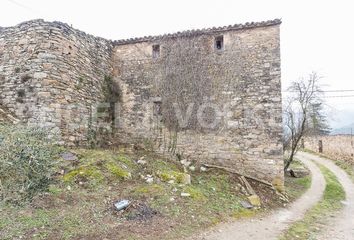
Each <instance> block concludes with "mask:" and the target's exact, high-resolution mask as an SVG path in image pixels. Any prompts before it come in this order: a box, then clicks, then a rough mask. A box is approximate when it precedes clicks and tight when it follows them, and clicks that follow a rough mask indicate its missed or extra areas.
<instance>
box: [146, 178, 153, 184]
mask: <svg viewBox="0 0 354 240" xmlns="http://www.w3.org/2000/svg"><path fill="white" fill-rule="evenodd" d="M153 182H154V178H152V177H148V178H146V183H148V184H151V183H153Z"/></svg>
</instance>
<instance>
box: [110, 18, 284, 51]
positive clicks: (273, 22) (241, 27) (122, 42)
mask: <svg viewBox="0 0 354 240" xmlns="http://www.w3.org/2000/svg"><path fill="white" fill-rule="evenodd" d="M281 23H282V20H281V19H279V18H277V19H274V20H268V21H262V22H246V23H244V24H234V25H229V26H223V27H213V28H203V29H195V30H187V31H182V32H176V33H169V34H163V35H156V36H144V37H138V38H129V39H122V40H116V41H113V45H114V46H118V45H126V44H133V43H140V42H150V41H156V40H161V39H165V38H175V37H191V36H199V35H203V34H212V33H218V32H225V31H237V30H245V29H251V28H259V27H268V26H274V25H280V24H281Z"/></svg>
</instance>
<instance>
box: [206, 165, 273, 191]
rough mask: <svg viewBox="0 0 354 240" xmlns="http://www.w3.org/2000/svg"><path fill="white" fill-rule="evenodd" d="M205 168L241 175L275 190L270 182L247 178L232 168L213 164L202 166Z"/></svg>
mask: <svg viewBox="0 0 354 240" xmlns="http://www.w3.org/2000/svg"><path fill="white" fill-rule="evenodd" d="M202 165H203V166H204V167H206V168H216V169H221V170H224V171H226V172H230V173H233V174H236V175H239V176H243V177H245V178H248V179H251V180H254V181H257V182H260V183H262V184H264V185H267V186H269V187H271V188H273V185H272V184H271V183H269V182H266V181H264V180H260V179H257V178H254V177H251V176H247V175H244V174H242V173H239V172H237V171H236V170H234V169H231V168H227V167H222V166H217V165H211V164H202Z"/></svg>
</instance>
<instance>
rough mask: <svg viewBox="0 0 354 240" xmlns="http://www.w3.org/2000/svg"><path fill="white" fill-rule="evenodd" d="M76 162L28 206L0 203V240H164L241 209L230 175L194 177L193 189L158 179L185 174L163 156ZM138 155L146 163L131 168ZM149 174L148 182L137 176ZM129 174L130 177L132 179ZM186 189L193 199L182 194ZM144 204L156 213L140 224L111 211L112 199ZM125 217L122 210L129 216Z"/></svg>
mask: <svg viewBox="0 0 354 240" xmlns="http://www.w3.org/2000/svg"><path fill="white" fill-rule="evenodd" d="M75 151H76V153H77V154H78V155H79V156H80V163H79V164H77V165H75V166H73V165H71V164H67V163H63V164H62V165H61V167H60V168H59V170H61V169H64V170H65V171H66V174H65V175H59V176H58V177H57V180H56V183H55V184H53V185H52V186H51V187H50V189H49V193H46V194H44V195H42V196H40V197H38V198H37V199H35V200H34V201H33V203H32V204H31V205H30V206H24V207H13V206H9V205H6V206H4V205H3V206H0V239H13V238H19V237H22V238H23V239H73V238H85V239H98V238H100V239H101V238H104V237H106V238H114V239H117V238H118V239H123V238H124V239H160V238H163V239H169V238H180V237H181V236H186V235H189V234H190V233H192V232H195V231H196V230H198V229H202V228H205V227H209V226H211V225H214V224H216V223H219V222H220V221H223V220H225V219H227V218H229V217H232V216H235V217H240V216H241V217H242V216H249V215H251V214H252V212H250V211H244V210H243V209H242V207H241V206H240V200H241V199H242V198H243V197H244V196H242V195H241V194H240V192H239V189H238V187H237V185H236V183H235V179H234V177H233V176H231V175H229V174H226V173H223V172H215V171H213V172H212V173H197V172H195V173H192V185H188V186H183V185H180V184H177V183H175V184H169V183H166V182H163V181H159V180H157V179H158V176H160V175H161V174H162V173H171V172H172V173H179V172H183V171H182V169H181V168H180V166H178V165H176V164H175V163H174V162H171V161H169V160H168V159H162V158H160V157H159V156H156V155H153V154H149V153H145V152H141V153H131V152H125V151H124V150H123V151H122V150H120V151H105V150H75ZM142 156H144V160H146V161H147V164H146V165H140V164H137V163H136V160H137V159H139V158H141V157H142ZM147 174H150V175H153V176H154V179H155V183H154V184H147V183H146V182H145V180H143V179H141V176H140V175H145V176H146V175H147ZM130 175H131V177H130ZM181 192H188V193H190V194H191V197H181V196H180V194H181ZM122 198H128V199H130V200H134V201H137V202H142V203H146V204H147V205H148V206H150V207H151V208H153V209H155V210H157V211H158V212H159V214H157V216H155V217H153V218H152V219H149V220H148V221H146V222H136V221H128V220H126V218H125V217H127V215H125V214H120V215H118V216H117V214H115V212H114V211H113V210H111V206H112V203H113V202H114V201H115V200H117V199H122ZM127 214H128V213H127Z"/></svg>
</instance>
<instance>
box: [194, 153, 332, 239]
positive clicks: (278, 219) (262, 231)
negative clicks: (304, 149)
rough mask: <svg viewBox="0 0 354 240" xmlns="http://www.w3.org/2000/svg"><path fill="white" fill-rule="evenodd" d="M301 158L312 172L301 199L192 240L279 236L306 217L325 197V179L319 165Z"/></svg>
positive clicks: (272, 237) (226, 224)
mask: <svg viewBox="0 0 354 240" xmlns="http://www.w3.org/2000/svg"><path fill="white" fill-rule="evenodd" d="M302 161H303V162H304V164H305V165H306V166H307V167H308V168H309V169H310V170H311V172H312V185H311V187H310V189H309V190H308V191H307V192H306V193H305V194H304V195H303V196H302V197H301V198H300V199H298V200H297V201H295V202H294V203H292V204H291V205H290V206H289V207H288V208H287V209H282V210H278V211H276V212H274V213H273V214H271V215H267V216H263V217H258V218H254V219H245V220H241V221H237V222H233V223H225V224H222V225H221V226H218V227H217V228H216V229H213V230H211V231H208V232H206V233H203V234H202V235H200V236H197V237H193V238H191V239H203V240H204V239H205V240H213V239H215V240H226V239H234V240H235V239H236V240H237V239H242V240H248V239H252V240H264V239H267V240H270V239H277V237H278V236H279V235H280V234H281V233H282V231H284V230H285V229H287V228H288V227H289V226H290V225H291V224H292V223H293V222H295V221H298V220H300V219H302V218H303V216H304V214H305V213H306V211H307V210H308V209H310V208H311V207H312V206H314V204H316V203H317V202H318V201H319V200H320V199H321V198H322V195H323V191H324V189H325V185H326V182H325V179H324V177H323V175H322V174H321V171H320V170H319V168H318V167H317V166H316V165H315V164H314V163H313V162H311V161H309V160H307V159H306V158H302Z"/></svg>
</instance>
